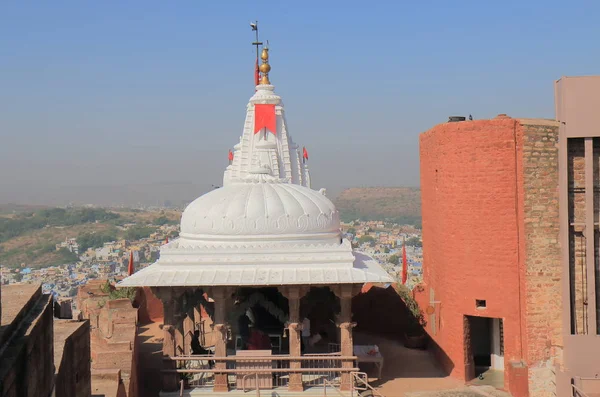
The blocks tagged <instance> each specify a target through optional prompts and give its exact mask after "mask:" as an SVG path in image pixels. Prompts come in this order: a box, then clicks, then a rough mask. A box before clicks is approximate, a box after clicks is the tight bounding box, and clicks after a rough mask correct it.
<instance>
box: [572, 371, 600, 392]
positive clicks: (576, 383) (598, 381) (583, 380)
mask: <svg viewBox="0 0 600 397" xmlns="http://www.w3.org/2000/svg"><path fill="white" fill-rule="evenodd" d="M583 389H586V390H587V391H584V390H583ZM589 389H593V390H594V391H593V392H591V391H590V390H589ZM598 392H600V378H596V377H594V378H587V377H581V376H576V377H574V378H573V379H572V383H571V393H572V394H571V395H572V397H590V394H589V393H592V395H596V394H597V393H598Z"/></svg>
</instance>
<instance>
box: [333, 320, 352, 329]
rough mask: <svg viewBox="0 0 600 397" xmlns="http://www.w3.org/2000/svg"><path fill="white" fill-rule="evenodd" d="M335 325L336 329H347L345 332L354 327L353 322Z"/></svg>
mask: <svg viewBox="0 0 600 397" xmlns="http://www.w3.org/2000/svg"><path fill="white" fill-rule="evenodd" d="M336 325H337V326H338V328H341V329H347V330H351V329H352V328H354V327H356V323H355V322H343V323H340V324H336Z"/></svg>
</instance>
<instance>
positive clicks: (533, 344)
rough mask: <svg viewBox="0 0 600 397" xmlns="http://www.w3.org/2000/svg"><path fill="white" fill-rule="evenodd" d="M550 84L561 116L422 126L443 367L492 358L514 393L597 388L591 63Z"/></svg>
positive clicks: (471, 373) (598, 145) (598, 95)
mask: <svg viewBox="0 0 600 397" xmlns="http://www.w3.org/2000/svg"><path fill="white" fill-rule="evenodd" d="M555 97H556V98H555V99H556V119H557V120H556V121H552V120H526V119H511V118H509V117H506V116H505V115H500V116H498V117H497V118H495V119H493V120H480V121H462V122H449V123H445V124H441V125H438V126H436V127H434V128H432V129H431V130H429V131H427V132H425V133H424V134H422V135H421V139H420V150H421V189H422V215H423V249H424V258H423V260H424V263H423V268H424V285H423V287H424V288H423V290H422V292H420V293H419V294H418V296H417V299H418V301H419V304H420V305H421V306H422V308H423V309H424V310H425V311H426V312H427V317H428V318H427V320H428V324H427V331H428V333H429V334H430V336H431V338H432V340H433V345H434V349H435V350H436V352H437V353H438V355H439V357H440V359H441V362H442V363H443V365H444V367H445V368H446V369H447V370H448V372H449V373H450V374H451V375H452V376H455V377H458V378H461V379H464V380H466V381H468V380H471V379H473V378H474V377H475V376H476V375H477V374H479V373H480V372H482V371H486V370H488V371H489V370H490V368H491V370H492V372H493V374H494V376H495V375H498V374H499V375H500V376H498V378H499V379H500V380H501V382H502V383H503V384H504V388H505V389H508V390H509V391H510V392H511V393H512V394H513V395H514V396H516V397H520V396H532V397H537V396H583V395H590V396H591V395H599V393H600V375H599V374H600V358H598V357H600V339H599V338H598V335H600V310H599V309H600V292H599V290H598V283H599V282H600V281H599V280H600V270H599V269H600V259H599V257H600V256H599V254H598V252H599V247H600V226H599V221H598V219H599V217H600V215H599V213H600V194H598V193H599V192H600V165H599V164H600V129H599V127H598V126H599V125H600V112H598V109H599V108H600V76H587V77H563V78H561V79H560V80H558V81H557V82H556V83H555ZM489 374H490V373H488V375H489ZM584 393H585V394H584Z"/></svg>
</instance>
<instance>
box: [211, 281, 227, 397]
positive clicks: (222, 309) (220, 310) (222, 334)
mask: <svg viewBox="0 0 600 397" xmlns="http://www.w3.org/2000/svg"><path fill="white" fill-rule="evenodd" d="M228 295H229V290H228V289H227V288H225V287H221V288H219V287H215V288H213V290H212V298H213V299H214V301H215V324H214V327H215V357H227V324H226V308H227V299H228V298H229V296H228ZM226 368H227V363H226V362H225V361H215V369H216V370H219V369H226ZM227 376H228V375H227V374H226V373H221V374H220V373H215V387H214V388H213V391H215V392H226V391H229V382H228V381H227Z"/></svg>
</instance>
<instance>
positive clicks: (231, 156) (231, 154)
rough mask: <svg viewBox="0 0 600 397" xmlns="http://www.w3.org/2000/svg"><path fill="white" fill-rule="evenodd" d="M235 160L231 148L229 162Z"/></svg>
mask: <svg viewBox="0 0 600 397" xmlns="http://www.w3.org/2000/svg"><path fill="white" fill-rule="evenodd" d="M232 161H233V152H232V151H231V149H229V162H232Z"/></svg>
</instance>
